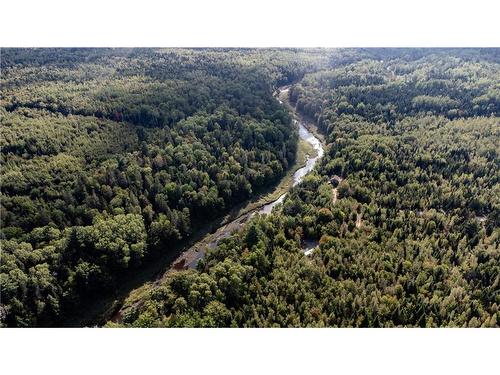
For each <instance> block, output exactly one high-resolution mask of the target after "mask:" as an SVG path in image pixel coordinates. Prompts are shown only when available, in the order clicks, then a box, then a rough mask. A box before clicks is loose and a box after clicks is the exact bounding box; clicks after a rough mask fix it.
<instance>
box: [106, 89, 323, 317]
mask: <svg viewBox="0 0 500 375" xmlns="http://www.w3.org/2000/svg"><path fill="white" fill-rule="evenodd" d="M278 93H279V94H278V95H277V99H278V100H279V101H280V103H282V104H284V105H287V107H288V108H289V109H290V111H291V113H292V114H293V115H294V119H295V121H296V124H297V125H298V130H299V138H300V142H299V146H298V150H297V157H296V163H295V165H294V166H293V167H292V168H290V170H289V172H288V173H287V174H286V175H285V177H283V179H282V181H281V182H280V184H279V185H278V186H276V187H275V188H274V189H273V191H272V192H270V193H269V194H267V195H261V196H260V197H259V198H258V199H257V200H255V201H253V202H249V203H247V204H246V205H245V206H244V207H242V208H240V209H238V210H236V209H234V210H232V214H230V215H228V216H232V217H233V218H234V219H233V220H231V221H227V220H224V222H223V223H222V225H221V226H220V227H219V228H218V229H217V230H216V231H215V232H213V233H209V234H207V235H206V236H205V237H204V238H203V239H201V240H200V241H198V242H197V243H196V244H194V245H193V246H192V247H190V248H189V249H187V250H186V251H184V252H182V253H181V254H180V255H179V257H178V258H177V259H176V260H175V261H174V262H173V263H172V265H171V267H169V268H168V269H167V270H166V271H165V273H164V274H163V275H162V276H161V277H159V278H158V279H157V280H155V281H151V282H148V283H145V284H144V285H142V286H141V287H139V288H137V289H135V290H132V291H131V292H130V293H129V295H128V297H127V298H125V300H124V301H123V305H122V307H121V308H120V309H118V310H117V311H115V313H114V314H113V316H112V319H111V321H112V322H118V323H119V322H120V321H121V319H122V316H123V315H124V314H126V311H127V310H129V309H131V308H134V307H138V306H140V304H141V303H142V301H144V300H145V298H144V297H145V296H146V294H147V293H149V291H150V290H151V289H152V288H154V287H155V286H157V285H159V284H161V283H162V282H163V281H164V280H165V278H166V277H168V275H169V274H171V273H172V272H177V271H179V270H185V269H193V268H196V265H197V264H198V261H199V260H200V259H202V258H203V257H204V256H205V253H206V251H207V249H210V248H214V247H215V246H217V243H218V242H219V241H220V240H221V239H223V238H225V237H228V236H230V235H231V234H232V233H234V232H235V231H239V230H241V229H242V227H243V226H244V225H245V223H246V222H247V221H248V220H250V219H251V218H252V216H253V215H254V214H256V213H261V214H269V213H270V212H271V211H272V209H273V208H274V206H276V205H277V204H279V203H281V202H282V201H283V200H284V198H285V195H286V194H287V192H288V191H289V190H290V189H291V188H292V187H293V186H295V185H296V184H298V183H300V182H301V181H302V179H303V178H304V177H305V176H306V175H307V174H308V173H309V172H310V171H311V170H312V169H313V168H314V166H315V164H316V162H317V161H318V160H319V159H320V158H321V156H322V155H323V151H324V148H323V145H324V143H323V141H322V140H323V137H321V140H320V139H318V138H317V137H315V136H314V134H313V133H312V132H311V131H310V130H309V128H311V129H312V130H315V131H317V129H316V128H314V126H313V125H312V124H309V126H306V124H304V121H303V119H302V118H301V117H300V116H299V115H298V114H297V113H296V112H295V109H294V108H293V107H292V106H290V104H289V102H288V89H287V88H285V89H282V90H280V91H278Z"/></svg>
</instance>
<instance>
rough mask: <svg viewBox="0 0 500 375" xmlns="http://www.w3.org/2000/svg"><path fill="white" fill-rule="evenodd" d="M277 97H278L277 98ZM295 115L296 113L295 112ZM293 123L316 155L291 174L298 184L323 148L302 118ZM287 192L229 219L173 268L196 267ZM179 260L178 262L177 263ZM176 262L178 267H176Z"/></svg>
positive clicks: (280, 91)
mask: <svg viewBox="0 0 500 375" xmlns="http://www.w3.org/2000/svg"><path fill="white" fill-rule="evenodd" d="M287 91H288V88H280V89H278V93H280V94H281V93H286V92H287ZM277 99H278V98H277ZM278 101H279V102H280V103H281V104H283V102H282V101H281V100H280V99H278ZM295 115H297V113H295ZM297 117H298V118H299V119H300V116H298V115H297ZM293 121H294V123H295V124H298V127H299V137H300V138H301V139H303V140H304V141H306V142H307V143H309V144H310V145H311V146H312V147H313V148H314V150H315V151H316V156H314V157H309V156H308V157H307V160H306V165H305V166H303V167H302V168H299V169H297V171H296V172H295V173H294V174H293V186H296V185H298V184H299V183H300V182H301V181H302V180H303V179H304V177H305V176H306V175H307V174H309V173H310V172H311V171H312V170H313V168H314V166H315V165H316V163H317V162H318V160H319V159H321V157H322V156H323V154H324V149H323V144H322V143H321V141H320V140H319V139H318V138H316V137H315V136H314V135H313V134H312V133H311V132H310V131H309V130H308V129H307V128H306V126H305V124H304V122H303V121H302V120H293ZM286 195H287V193H284V194H282V195H281V196H279V198H278V199H276V200H275V201H273V202H271V203H268V204H266V205H264V206H262V207H260V208H257V209H255V210H253V211H250V212H248V213H246V214H244V215H242V216H240V217H239V218H237V219H235V220H233V221H231V222H230V223H228V224H226V225H223V226H221V227H220V228H218V229H217V230H216V231H215V232H214V233H213V234H212V236H211V238H210V240H209V241H208V243H207V244H206V245H205V246H200V247H199V248H197V251H196V253H195V255H194V256H191V257H189V256H186V257H185V258H184V261H183V260H182V259H180V261H177V262H176V263H175V264H174V266H173V268H174V269H176V268H177V269H179V268H184V269H187V268H191V269H193V268H196V266H197V264H198V262H199V261H200V259H202V258H203V257H204V256H205V253H206V250H207V248H214V247H216V246H217V243H218V242H219V241H220V240H222V239H223V238H226V237H229V236H230V235H231V234H232V233H233V232H234V231H236V230H239V229H240V228H241V227H242V226H243V225H244V224H245V223H246V222H247V221H248V220H250V219H251V218H252V217H253V216H254V215H255V214H261V215H268V214H270V213H271V212H272V210H273V208H275V207H276V206H278V205H279V204H281V203H282V202H283V201H284V199H285V197H286ZM179 262H180V263H179ZM176 264H177V265H178V267H176Z"/></svg>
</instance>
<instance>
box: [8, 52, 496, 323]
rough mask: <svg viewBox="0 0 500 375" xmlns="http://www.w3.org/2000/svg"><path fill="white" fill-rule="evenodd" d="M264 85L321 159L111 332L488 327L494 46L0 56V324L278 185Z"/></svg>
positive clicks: (492, 314)
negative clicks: (306, 124) (319, 139)
mask: <svg viewBox="0 0 500 375" xmlns="http://www.w3.org/2000/svg"><path fill="white" fill-rule="evenodd" d="M281 85H291V88H290V101H291V103H292V104H293V105H295V106H296V110H297V111H298V112H299V113H301V114H302V115H304V116H305V117H307V118H308V119H310V120H311V122H313V123H314V124H316V125H317V126H318V128H319V129H320V131H322V132H323V134H324V135H325V137H326V143H327V145H326V153H325V156H324V157H323V158H322V160H321V163H320V165H319V167H318V168H317V169H316V171H315V172H313V173H312V174H311V175H310V176H308V177H306V179H305V180H304V181H303V183H302V184H300V185H298V186H296V187H294V188H293V189H292V191H291V192H290V193H289V194H288V195H287V198H286V199H285V201H284V203H283V205H282V206H280V207H279V208H278V209H277V210H275V212H274V213H273V214H272V215H269V216H266V217H256V218H254V219H253V220H252V221H251V222H250V223H249V224H247V225H246V226H245V227H244V228H243V229H242V230H241V231H239V232H236V233H234V235H232V236H231V237H230V238H228V239H225V240H223V241H222V242H221V243H219V246H217V247H216V248H215V249H212V250H210V251H209V252H208V255H207V257H206V258H205V259H203V260H202V261H201V262H200V263H199V266H198V269H197V270H189V271H179V272H175V273H172V274H170V275H169V276H168V277H166V278H165V280H164V281H163V282H162V283H161V284H160V285H155V286H154V287H152V288H150V289H149V290H148V291H147V293H146V294H145V295H142V296H141V300H140V301H129V302H128V303H126V305H125V307H124V309H123V314H122V315H123V320H122V321H121V322H120V324H119V325H122V326H207V327H214V326H216V327H220V326H239V327H243V326H255V327H271V326H370V327H378V326H470V327H476V326H486V327H489V326H499V325H500V312H499V311H498V309H499V306H500V295H499V293H498V292H499V289H500V285H499V284H500V252H499V232H500V229H499V221H500V187H499V186H500V185H499V178H500V172H499V155H498V152H499V149H500V134H499V133H500V120H499V115H500V52H499V50H497V49H490V50H475V49H463V50H426V49H410V50H408V49H391V50H385V49H337V50H326V49H317V50H303V49H3V50H2V55H1V97H0V117H1V128H0V147H1V156H0V157H1V159H0V163H1V167H2V168H1V181H0V188H1V208H0V217H1V237H0V241H1V249H2V252H1V268H0V272H1V273H0V289H1V305H0V320H1V324H2V325H6V326H53V325H58V324H60V322H61V320H62V319H64V318H65V317H67V316H68V315H71V314H73V313H74V311H76V310H77V309H84V308H85V306H86V303H87V301H88V300H90V299H92V297H93V296H96V295H101V294H102V293H105V292H106V291H109V290H113V289H114V288H116V286H117V284H118V283H120V280H121V279H120V277H121V276H123V275H124V273H125V272H126V271H130V270H132V271H135V272H140V270H141V267H142V266H143V265H144V264H145V263H147V262H148V261H154V257H155V255H157V254H161V253H165V252H174V251H175V248H176V247H177V246H178V245H179V244H181V243H182V241H185V240H186V239H188V238H190V236H192V234H193V232H195V231H196V230H197V229H199V228H201V227H202V226H203V225H204V224H206V223H208V222H210V221H212V220H214V219H216V218H217V217H220V216H221V215H223V214H225V213H227V212H228V210H230V209H231V208H232V207H233V206H234V205H236V204H238V203H241V202H244V201H245V200H247V199H248V198H250V197H252V196H255V195H256V194H258V193H259V191H261V190H262V189H264V188H266V187H268V186H270V185H273V184H276V183H277V182H278V181H279V180H280V178H282V176H283V175H284V174H285V172H286V171H287V170H288V169H289V167H290V166H291V165H292V164H293V162H294V161H295V156H296V149H297V132H296V129H295V127H294V126H293V124H292V121H291V119H292V116H291V114H290V113H289V111H288V110H287V109H286V107H284V106H281V105H280V104H279V103H278V101H277V100H276V99H275V98H273V95H272V94H273V91H274V90H275V89H276V87H278V86H281ZM305 243H315V244H317V247H316V248H315V249H314V251H313V252H312V254H311V255H310V256H306V255H304V250H303V247H304V244H305ZM110 325H115V323H110Z"/></svg>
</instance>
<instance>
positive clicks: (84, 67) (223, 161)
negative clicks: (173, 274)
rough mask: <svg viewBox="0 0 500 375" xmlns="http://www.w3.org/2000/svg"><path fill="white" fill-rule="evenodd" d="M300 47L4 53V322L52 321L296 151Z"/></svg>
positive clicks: (255, 185) (268, 175) (279, 171)
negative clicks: (287, 106) (287, 94)
mask: <svg viewBox="0 0 500 375" xmlns="http://www.w3.org/2000/svg"><path fill="white" fill-rule="evenodd" d="M325 59H326V58H325V57H323V55H322V54H319V53H314V52H313V53H310V52H307V53H305V52H303V51H296V50H280V51H278V50H266V51H260V50H171V49H167V50H150V49H133V50H123V49H109V50H108V49H104V50H101V49H95V50H88V49H74V50H73V49H56V50H52V49H35V50H31V49H30V50H27V49H7V50H3V51H2V77H1V85H2V96H1V107H0V115H1V137H0V146H1V150H2V152H1V163H2V172H1V173H2V178H1V194H2V195H1V219H2V228H1V233H2V235H1V236H2V239H1V241H2V265H1V272H2V273H1V290H2V311H1V315H2V320H3V321H4V322H5V324H7V325H12V326H33V325H42V326H45V325H53V324H58V322H59V321H60V319H61V318H62V317H64V316H65V315H67V314H71V311H72V310H74V309H76V308H80V307H81V305H82V300H84V299H85V297H89V298H91V297H92V295H94V294H96V293H104V292H105V291H106V290H111V289H113V288H114V287H115V285H116V282H117V277H118V276H119V275H120V274H122V273H123V271H124V270H126V269H129V268H137V269H139V268H140V265H141V263H142V262H143V261H144V260H145V258H146V257H147V256H148V255H150V254H151V253H155V252H156V253H158V252H169V251H172V250H173V248H175V246H176V244H177V243H178V242H179V241H182V240H183V239H186V238H189V236H190V235H191V233H192V232H193V231H195V230H196V229H197V228H199V227H200V226H201V225H202V224H203V223H206V222H208V221H210V220H212V219H214V218H216V217H218V216H220V215H222V214H223V213H225V212H226V211H227V210H228V209H229V208H231V207H232V206H233V205H235V204H236V203H239V202H242V201H244V200H246V199H248V198H249V197H251V196H252V195H254V194H255V193H256V192H258V191H259V190H261V189H262V188H264V187H266V186H269V185H272V184H273V183H275V182H277V181H278V180H279V178H280V177H281V176H282V175H283V174H284V172H285V171H286V170H287V169H288V167H289V166H290V164H291V163H293V161H294V159H295V150H296V144H297V134H296V131H295V129H294V127H293V126H292V125H291V118H290V115H289V114H288V113H287V111H286V110H284V109H283V108H282V107H281V106H280V105H279V104H278V102H277V101H276V100H275V99H274V98H273V96H272V92H273V89H274V88H275V87H276V86H277V85H280V84H284V83H287V82H291V81H294V80H297V79H298V78H300V77H301V76H302V75H303V74H304V73H305V72H306V71H311V70H313V69H314V67H315V66H316V65H318V64H321V63H322V61H326V60H325Z"/></svg>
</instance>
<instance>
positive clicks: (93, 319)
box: [63, 87, 324, 327]
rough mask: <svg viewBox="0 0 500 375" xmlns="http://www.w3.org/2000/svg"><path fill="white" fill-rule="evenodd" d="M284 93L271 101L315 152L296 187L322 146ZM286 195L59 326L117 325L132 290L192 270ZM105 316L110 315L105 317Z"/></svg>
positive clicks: (152, 266) (132, 278) (223, 227)
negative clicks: (288, 114)
mask: <svg viewBox="0 0 500 375" xmlns="http://www.w3.org/2000/svg"><path fill="white" fill-rule="evenodd" d="M287 92H288V88H287V87H281V88H279V89H278V90H277V92H276V95H275V97H276V99H277V100H278V101H279V102H280V103H281V104H282V105H286V106H287V107H288V108H289V110H291V111H292V112H293V114H294V117H295V118H296V119H295V120H294V124H295V125H296V126H298V131H299V137H300V138H301V139H302V140H303V141H306V142H307V143H309V144H310V145H311V146H312V147H313V148H314V150H315V155H314V156H309V155H308V156H307V158H306V162H305V165H304V166H303V167H301V168H299V169H297V170H296V171H295V173H294V174H293V181H292V183H291V184H289V185H290V186H296V185H297V184H299V183H300V182H301V181H302V180H303V179H304V177H305V176H306V175H307V174H308V173H309V172H311V171H312V170H313V168H314V166H315V165H316V163H317V162H318V160H319V159H320V158H321V157H322V156H323V153H324V149H323V144H322V142H321V141H320V140H319V139H318V138H317V137H316V136H314V135H313V133H312V132H311V131H310V130H309V129H308V128H307V125H306V123H305V121H304V120H303V119H302V117H301V116H300V115H299V114H298V113H296V111H295V109H294V108H293V107H291V106H290V105H289V103H288V99H287V98H288V96H287ZM280 98H282V99H283V100H285V101H287V103H283V102H282V101H281V100H280ZM288 178H289V177H288ZM276 189H277V188H276ZM286 194H287V193H286V192H285V193H284V194H281V195H280V196H279V197H278V198H277V199H276V200H274V201H272V202H269V203H266V204H264V205H261V206H258V207H256V208H254V209H252V210H250V211H248V212H246V213H244V214H242V215H241V216H239V217H237V218H236V219H234V220H232V221H230V222H228V223H226V224H223V225H221V226H220V227H218V228H217V229H216V230H214V231H212V232H211V233H210V234H208V235H206V236H205V237H204V238H202V239H200V240H198V241H197V242H195V243H194V244H193V245H192V246H190V247H188V248H187V249H185V250H184V251H183V252H182V253H181V254H180V255H179V256H178V257H177V259H175V260H173V259H172V258H171V255H169V256H168V257H165V259H159V260H158V261H157V262H155V263H152V264H150V266H149V267H148V268H147V269H143V271H142V272H141V273H140V274H131V275H130V277H129V279H128V280H127V282H125V283H124V285H122V287H121V289H120V290H118V291H117V292H116V294H115V295H112V296H103V297H102V298H98V299H95V300H94V301H91V302H89V305H88V306H87V308H86V309H83V310H82V311H81V312H80V313H79V314H76V315H75V316H73V317H71V318H70V319H67V320H66V321H65V322H64V323H63V324H64V326H67V327H81V326H95V325H96V324H97V325H102V324H104V323H105V322H106V321H107V320H109V318H111V320H113V321H119V320H120V319H121V308H122V307H123V303H124V300H125V299H126V298H127V296H130V294H131V293H133V291H134V290H137V289H140V288H141V287H143V286H144V285H147V283H148V282H150V281H152V280H155V281H153V284H158V283H160V282H161V280H162V279H163V277H164V276H165V275H167V274H169V273H170V272H175V271H176V270H182V269H189V268H195V267H196V265H197V264H198V262H199V261H200V259H202V258H203V257H204V256H205V253H206V251H207V249H210V248H214V247H215V246H217V243H218V242H219V241H220V240H221V239H223V238H226V237H228V236H230V235H231V234H232V233H234V232H235V231H238V230H241V229H242V228H243V226H244V225H245V223H246V222H247V221H248V220H250V219H251V218H252V217H253V216H254V215H256V214H260V215H267V214H269V213H271V212H272V211H273V209H274V208H275V207H277V206H279V204H280V203H282V202H283V201H284V199H285V197H286ZM315 246H316V244H314V243H312V244H307V243H305V248H304V253H305V254H306V255H308V253H310V252H312V251H313V250H314V247H315ZM167 264H170V266H166V265H167ZM165 266H166V269H165ZM108 314H110V315H109V316H108Z"/></svg>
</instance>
